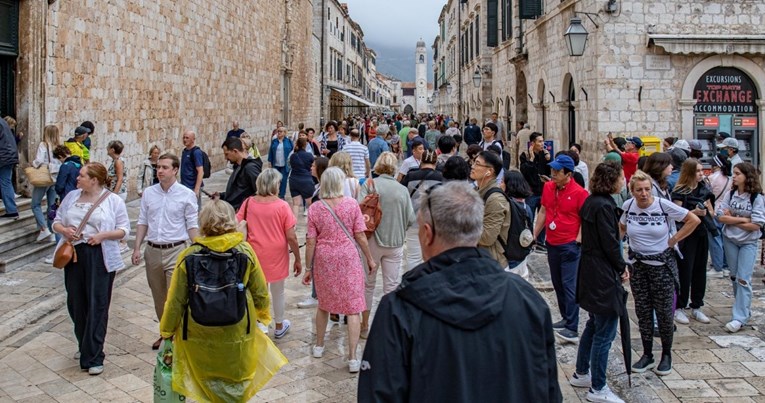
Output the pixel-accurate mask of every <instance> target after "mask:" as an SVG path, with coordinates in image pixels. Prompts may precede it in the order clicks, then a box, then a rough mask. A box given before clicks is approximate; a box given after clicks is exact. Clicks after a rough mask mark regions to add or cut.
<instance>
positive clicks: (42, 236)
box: [37, 228, 52, 242]
mask: <svg viewBox="0 0 765 403" xmlns="http://www.w3.org/2000/svg"><path fill="white" fill-rule="evenodd" d="M51 235H52V234H51V233H50V231H48V229H47V228H45V229H43V230H42V231H40V233H39V234H37V242H40V241H44V240H45V239H46V238H48V237H49V236H51Z"/></svg>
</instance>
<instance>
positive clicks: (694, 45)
mask: <svg viewBox="0 0 765 403" xmlns="http://www.w3.org/2000/svg"><path fill="white" fill-rule="evenodd" d="M651 44H654V45H656V46H660V47H662V48H664V50H665V51H667V53H671V54H679V55H704V54H723V55H731V54H765V35H685V34H648V45H649V46H650V45H651Z"/></svg>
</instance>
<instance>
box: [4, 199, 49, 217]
mask: <svg viewBox="0 0 765 403" xmlns="http://www.w3.org/2000/svg"><path fill="white" fill-rule="evenodd" d="M45 203H46V202H45V198H43V202H42V205H43V211H45V206H47V204H45ZM16 208H17V209H18V210H19V213H20V212H22V211H24V210H29V209H31V208H32V199H30V198H28V197H19V198H18V199H16ZM0 214H5V204H3V202H2V201H0Z"/></svg>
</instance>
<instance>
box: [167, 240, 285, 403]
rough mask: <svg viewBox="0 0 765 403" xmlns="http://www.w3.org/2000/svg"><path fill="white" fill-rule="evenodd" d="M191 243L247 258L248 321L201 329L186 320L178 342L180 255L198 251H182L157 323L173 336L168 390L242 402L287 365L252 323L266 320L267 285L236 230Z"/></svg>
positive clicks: (182, 285)
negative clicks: (236, 252) (185, 329)
mask: <svg viewBox="0 0 765 403" xmlns="http://www.w3.org/2000/svg"><path fill="white" fill-rule="evenodd" d="M195 241H196V242H198V243H200V244H202V245H205V246H206V247H208V248H210V249H211V250H213V251H216V252H225V251H227V250H229V249H231V248H233V247H236V248H237V249H238V250H239V251H241V252H244V253H246V254H247V255H249V256H250V258H251V259H252V261H253V262H254V263H255V264H254V265H251V266H250V267H248V268H247V271H246V272H245V276H244V285H245V287H246V288H247V289H248V290H249V293H247V294H248V295H247V305H248V309H249V315H250V333H247V331H246V329H247V318H246V317H245V318H243V319H242V320H241V321H240V322H239V323H238V324H236V325H231V326H217V327H212V326H202V325H199V324H197V323H195V322H194V320H193V319H192V318H191V315H189V316H188V318H189V324H188V339H187V340H183V337H182V328H183V326H182V325H183V324H182V321H183V313H184V311H185V309H186V306H187V303H188V286H187V277H186V265H185V263H184V257H185V256H186V255H188V254H191V253H194V252H196V251H198V250H199V249H201V247H200V246H198V245H193V246H190V247H189V248H186V250H184V251H183V252H182V253H181V254H180V256H178V263H177V264H176V268H175V272H174V273H173V279H172V282H171V285H170V290H169V292H168V296H167V301H166V302H165V311H164V314H163V315H162V321H161V322H160V324H159V329H160V334H161V335H162V337H164V338H169V337H171V336H175V338H174V342H173V344H174V346H173V347H174V351H173V389H175V390H176V391H177V392H179V393H182V394H183V395H185V396H187V397H189V398H192V399H194V400H197V401H202V402H246V401H247V400H249V399H250V398H251V397H252V396H254V395H255V394H256V393H257V392H258V391H259V390H260V389H261V388H262V387H263V386H264V385H265V384H266V382H268V380H269V379H271V377H272V376H273V375H274V374H275V373H276V372H277V371H278V370H279V368H281V367H282V366H284V365H285V364H286V363H287V358H285V357H284V355H282V353H281V352H280V351H279V349H278V348H277V347H276V346H275V345H274V343H273V342H271V339H269V338H268V336H267V335H265V334H264V333H263V332H261V331H260V330H259V329H258V327H257V325H256V320H259V321H261V322H262V323H263V324H266V325H267V324H269V323H270V322H271V315H270V312H269V308H270V299H269V296H268V285H267V284H266V279H265V277H264V276H263V271H262V270H261V268H260V263H259V262H258V259H257V257H255V252H253V250H252V248H251V247H250V245H249V244H247V242H243V236H242V234H241V233H239V232H235V233H229V234H224V235H220V236H212V237H200V238H197V239H196V240H195Z"/></svg>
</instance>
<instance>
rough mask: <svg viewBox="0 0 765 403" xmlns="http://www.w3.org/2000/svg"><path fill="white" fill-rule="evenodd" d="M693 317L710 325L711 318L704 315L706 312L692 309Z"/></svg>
mask: <svg viewBox="0 0 765 403" xmlns="http://www.w3.org/2000/svg"><path fill="white" fill-rule="evenodd" d="M691 316H693V319H696V320H697V321H699V322H701V323H709V318H708V317H707V315H704V312H701V309H692V310H691Z"/></svg>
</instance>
